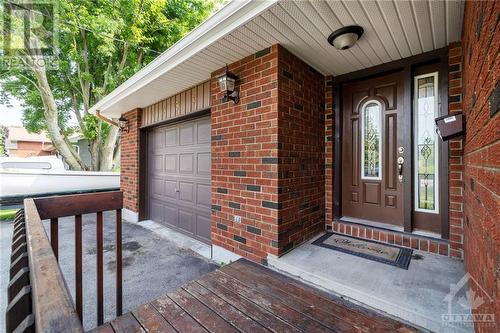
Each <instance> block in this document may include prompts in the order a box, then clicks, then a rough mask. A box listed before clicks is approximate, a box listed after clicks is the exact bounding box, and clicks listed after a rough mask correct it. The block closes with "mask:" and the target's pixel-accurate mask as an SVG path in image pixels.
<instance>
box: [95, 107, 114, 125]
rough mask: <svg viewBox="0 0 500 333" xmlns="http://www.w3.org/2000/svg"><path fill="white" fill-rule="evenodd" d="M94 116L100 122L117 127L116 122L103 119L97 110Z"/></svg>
mask: <svg viewBox="0 0 500 333" xmlns="http://www.w3.org/2000/svg"><path fill="white" fill-rule="evenodd" d="M95 115H96V116H97V118H99V119H101V120H102V121H104V122H106V123H108V124H110V125H113V126H116V127H119V126H118V124H117V123H116V122H114V121H113V120H111V119H109V118H106V117H104V116H103V115H102V114H101V111H99V110H97V111H96V112H95Z"/></svg>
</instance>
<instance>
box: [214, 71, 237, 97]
mask: <svg viewBox="0 0 500 333" xmlns="http://www.w3.org/2000/svg"><path fill="white" fill-rule="evenodd" d="M237 79H238V77H237V76H236V75H234V74H233V73H231V72H230V71H229V70H228V68H227V65H226V71H225V72H224V74H222V75H221V76H219V79H218V80H219V87H220V90H221V91H224V92H225V95H224V98H223V99H222V101H223V102H227V101H233V102H234V103H235V104H237V103H238V102H239V100H240V97H239V92H238V90H236V88H235V86H236V80H237Z"/></svg>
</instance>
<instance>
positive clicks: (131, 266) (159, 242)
mask: <svg viewBox="0 0 500 333" xmlns="http://www.w3.org/2000/svg"><path fill="white" fill-rule="evenodd" d="M114 222H115V216H114V212H106V213H104V232H103V235H104V316H105V321H109V320H111V319H113V318H114V317H115V266H116V262H115V241H114V240H115V232H114V231H115V227H114ZM44 224H45V227H46V230H47V232H48V228H49V222H48V221H44ZM4 229H5V231H4ZM95 229H96V227H95V214H89V215H84V216H83V271H84V273H83V284H84V285H83V293H84V310H83V312H84V314H83V315H84V320H83V324H84V328H85V329H90V328H93V327H95V326H96V325H97V322H96V278H95V277H96V230H95ZM1 230H2V234H1V236H2V237H1V238H2V243H1V246H2V248H1V249H2V250H1V251H0V252H1V253H2V262H1V264H2V270H1V271H2V276H1V277H0V280H1V281H2V297H4V295H5V288H4V287H3V286H4V283H3V281H4V280H6V279H5V276H4V272H6V269H5V266H7V265H8V261H5V260H4V259H3V257H4V253H5V252H6V251H4V249H6V248H8V247H10V244H9V242H10V237H11V232H12V231H11V229H9V227H8V226H7V227H6V228H3V227H2V229H1ZM9 230H10V231H9ZM5 233H8V236H7V237H6V236H4V234H5ZM4 239H7V241H5V240H4ZM74 239H75V235H74V218H72V217H70V218H61V219H59V264H60V266H61V269H62V271H63V274H64V278H65V279H66V283H67V285H68V288H69V289H70V291H71V293H72V295H73V297H74V291H75V280H74V274H75V263H74V251H75V248H74ZM7 268H8V267H7ZM216 268H217V266H216V265H215V264H214V263H212V262H210V261H208V260H206V259H205V258H203V257H201V256H199V255H198V254H196V253H195V252H193V251H191V250H189V249H184V248H181V247H179V246H177V245H175V244H174V243H173V242H172V241H170V240H169V239H167V238H164V237H161V236H159V235H158V234H157V233H154V232H153V231H150V230H148V229H145V228H143V227H141V226H140V225H138V224H135V223H128V222H125V221H124V223H123V310H124V312H127V311H130V310H131V309H133V308H134V307H136V306H138V305H140V304H143V303H146V302H148V301H150V300H153V299H155V298H157V297H159V296H160V295H162V294H165V293H167V292H168V291H171V290H173V289H176V288H177V287H179V286H180V285H182V284H184V283H186V282H188V281H191V280H193V279H195V278H197V277H199V276H201V275H203V274H205V273H208V272H210V271H213V270H215V269H216ZM0 304H3V303H0ZM1 317H3V313H2V316H1ZM2 319H3V318H2ZM1 327H2V328H1V329H0V332H1V331H2V330H3V327H4V326H3V325H2V326H1Z"/></svg>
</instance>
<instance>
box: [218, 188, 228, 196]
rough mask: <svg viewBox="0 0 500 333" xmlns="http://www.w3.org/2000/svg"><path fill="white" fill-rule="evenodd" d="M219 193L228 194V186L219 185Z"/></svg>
mask: <svg viewBox="0 0 500 333" xmlns="http://www.w3.org/2000/svg"><path fill="white" fill-rule="evenodd" d="M217 193H222V194H227V188H222V187H217Z"/></svg>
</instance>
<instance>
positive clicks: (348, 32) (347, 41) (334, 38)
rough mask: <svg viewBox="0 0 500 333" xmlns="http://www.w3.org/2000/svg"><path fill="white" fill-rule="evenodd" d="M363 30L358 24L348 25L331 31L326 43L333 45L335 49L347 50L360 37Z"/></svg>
mask: <svg viewBox="0 0 500 333" xmlns="http://www.w3.org/2000/svg"><path fill="white" fill-rule="evenodd" d="M363 31H364V30H363V28H361V27H360V26H359V25H350V26H347V27H343V28H340V29H338V30H335V31H334V32H332V34H331V35H330V36H329V37H328V43H330V44H332V45H333V46H335V48H336V49H339V50H347V49H349V48H351V47H352V46H353V45H354V44H355V43H356V42H357V41H358V39H360V38H361V35H362V34H363Z"/></svg>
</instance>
